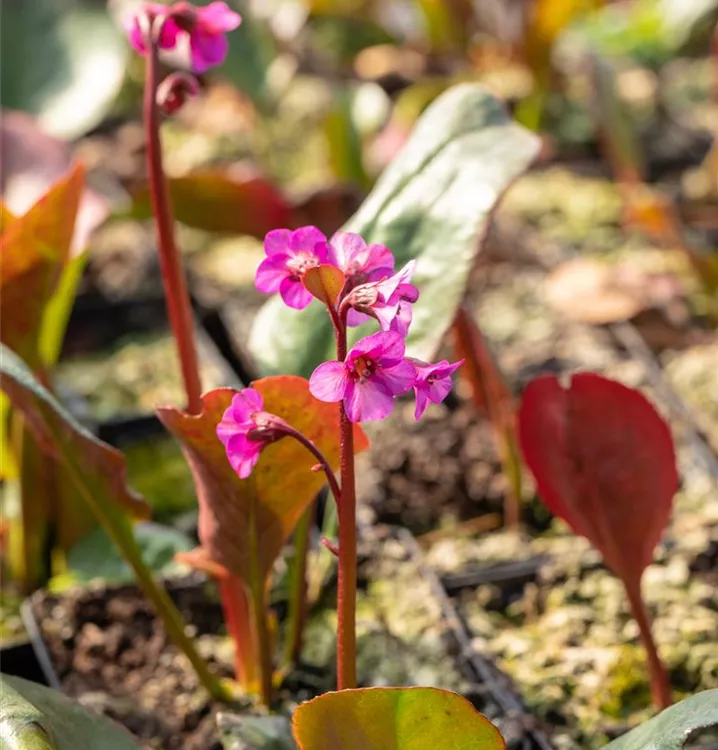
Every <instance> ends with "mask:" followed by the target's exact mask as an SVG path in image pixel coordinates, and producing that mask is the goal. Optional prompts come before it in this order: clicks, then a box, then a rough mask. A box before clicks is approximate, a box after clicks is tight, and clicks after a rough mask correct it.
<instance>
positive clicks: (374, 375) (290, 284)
mask: <svg viewBox="0 0 718 750" xmlns="http://www.w3.org/2000/svg"><path fill="white" fill-rule="evenodd" d="M264 248H265V253H266V256H267V257H266V258H265V259H264V260H263V261H262V263H261V264H260V266H259V268H258V269H257V274H256V285H257V288H258V289H259V290H260V291H263V292H267V293H277V292H278V293H279V294H280V295H281V297H282V299H283V300H284V302H285V303H286V304H287V305H288V306H289V307H292V308H295V309H303V308H305V307H307V306H308V305H310V304H312V299H313V298H316V299H317V300H319V301H320V302H321V303H323V304H324V305H325V307H326V310H327V315H328V316H329V318H330V320H331V322H332V326H333V328H334V336H335V344H336V359H334V360H330V361H327V362H324V363H322V364H320V365H319V366H318V367H317V368H316V369H315V370H314V372H313V373H312V376H311V377H310V378H309V391H310V392H311V394H312V395H313V396H314V397H315V398H316V399H318V400H319V401H323V402H325V403H329V404H337V408H336V411H335V418H334V419H335V422H336V424H337V425H338V429H339V464H340V468H341V476H340V483H339V482H337V480H336V479H334V477H333V475H332V473H331V471H330V470H328V468H327V467H328V465H329V462H328V461H327V460H326V459H324V458H321V457H318V459H319V463H318V466H320V467H321V468H322V469H323V470H324V471H325V473H326V475H327V478H328V481H329V484H330V487H331V489H332V492H333V494H334V498H335V500H336V502H337V506H338V516H339V542H338V545H333V544H332V545H331V548H332V549H333V550H335V551H336V554H337V556H338V558H339V575H338V603H337V615H338V625H337V628H338V634H337V682H338V686H339V689H340V690H341V689H345V688H353V687H355V686H356V633H355V610H356V575H357V560H356V491H355V474H354V431H353V428H352V424H353V423H360V422H367V421H375V420H383V419H386V418H387V417H388V416H389V415H390V414H391V412H392V411H393V409H394V403H395V401H396V399H397V398H398V397H400V396H403V395H405V394H407V393H410V392H411V391H412V390H413V391H414V394H415V397H416V412H415V413H416V417H417V419H418V418H419V417H420V416H421V415H422V414H423V413H424V411H425V410H426V408H427V406H428V404H429V403H430V402H433V403H440V402H441V401H443V400H444V399H445V398H446V396H447V395H448V394H449V392H450V390H451V376H452V374H453V373H454V372H455V370H456V369H457V368H458V367H459V366H460V364H461V362H455V363H453V364H451V363H449V362H447V361H442V362H438V363H427V362H422V361H419V360H416V359H413V358H410V357H408V356H407V353H406V343H405V336H406V334H407V333H408V330H409V324H410V321H411V304H412V303H413V302H415V301H416V300H417V299H418V298H419V290H418V289H417V288H416V287H415V286H413V285H412V283H411V278H412V274H413V271H414V265H415V264H414V262H410V263H408V264H407V265H406V266H404V268H402V269H401V270H400V271H398V272H395V271H394V268H395V261H394V257H393V255H392V253H391V251H390V250H389V248H387V247H386V246H384V245H380V244H375V245H367V243H365V242H364V240H363V239H362V238H361V237H360V236H359V235H357V234H352V233H349V232H338V233H337V234H335V235H334V236H333V237H332V238H331V239H327V238H326V237H325V236H324V235H323V234H322V233H321V232H320V231H319V230H318V229H317V228H316V227H301V228H299V229H296V230H294V231H291V230H288V229H278V230H275V231H272V232H270V233H269V234H268V235H267V237H266V239H265V243H264ZM372 318H373V319H374V320H375V321H376V322H377V324H378V326H379V328H380V330H378V331H377V332H376V333H372V334H370V335H368V336H365V337H364V338H362V339H360V340H359V341H358V342H357V343H356V344H355V345H354V346H353V347H351V349H349V347H348V344H347V328H348V327H349V326H350V325H355V324H358V323H360V322H363V321H364V320H368V319H372ZM265 406H266V405H265V404H264V403H263V402H262V400H261V399H260V398H259V397H258V394H257V393H255V392H254V391H251V390H250V391H249V392H247V391H244V392H242V393H240V394H238V395H237V396H235V397H234V401H233V403H232V407H231V408H230V409H228V410H227V411H226V412H225V413H224V415H223V418H222V420H221V422H220V423H219V425H218V427H217V435H218V437H219V439H220V440H221V442H222V443H223V445H224V446H225V449H226V453H227V459H228V461H229V463H230V465H231V466H232V467H233V469H234V470H235V471H236V473H237V475H238V476H239V477H240V478H242V479H246V478H247V477H249V476H250V474H251V473H252V472H253V471H254V470H255V466H256V467H257V469H259V470H261V467H262V464H261V458H260V455H261V454H262V452H263V451H264V449H265V448H266V447H267V446H268V445H270V444H271V443H272V442H274V440H276V439H277V438H278V437H284V436H286V435H291V436H292V437H295V438H297V439H298V440H300V441H301V440H303V436H301V434H300V433H299V432H298V430H297V429H296V428H295V426H293V425H287V424H286V423H284V422H283V421H282V420H281V419H280V417H279V415H276V414H272V413H271V412H269V411H267V410H266V408H265ZM315 455H316V454H315ZM339 484H340V485H341V487H340V486H339Z"/></svg>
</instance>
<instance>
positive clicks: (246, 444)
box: [227, 434, 264, 479]
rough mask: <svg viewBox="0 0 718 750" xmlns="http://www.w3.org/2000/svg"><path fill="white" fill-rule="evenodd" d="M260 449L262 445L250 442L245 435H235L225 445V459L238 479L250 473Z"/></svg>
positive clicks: (257, 458) (253, 441) (257, 459)
mask: <svg viewBox="0 0 718 750" xmlns="http://www.w3.org/2000/svg"><path fill="white" fill-rule="evenodd" d="M262 448H264V443H261V442H257V441H256V440H250V439H249V438H248V437H247V436H246V435H245V434H237V435H235V436H234V437H233V438H232V439H231V440H230V441H229V443H227V458H228V459H229V463H230V466H231V467H232V468H233V469H234V470H235V471H236V472H237V474H238V476H239V478H240V479H246V478H247V477H248V476H249V475H250V474H251V473H252V469H253V468H254V467H255V465H256V463H257V461H259V454H260V453H261V452H262Z"/></svg>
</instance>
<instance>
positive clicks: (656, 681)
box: [623, 578, 673, 709]
mask: <svg viewBox="0 0 718 750" xmlns="http://www.w3.org/2000/svg"><path fill="white" fill-rule="evenodd" d="M623 585H624V586H625V588H626V594H627V595H628V602H629V604H630V606H631V612H632V613H633V617H634V618H635V620H636V622H637V623H638V630H639V632H640V635H641V642H642V643H643V647H644V648H645V649H646V654H647V656H648V671H649V674H650V680H651V697H652V698H653V703H654V705H655V706H656V708H659V709H664V708H668V706H670V705H671V703H672V702H673V701H672V699H671V685H670V682H669V680H668V674H667V672H666V668H665V667H664V666H663V662H662V661H661V657H660V656H659V655H658V649H657V648H656V642H655V641H654V640H653V633H652V632H651V622H650V619H649V617H648V612H647V611H646V605H645V604H644V603H643V597H642V596H641V581H640V578H639V579H638V582H637V583H629V581H628V580H627V579H624V581H623Z"/></svg>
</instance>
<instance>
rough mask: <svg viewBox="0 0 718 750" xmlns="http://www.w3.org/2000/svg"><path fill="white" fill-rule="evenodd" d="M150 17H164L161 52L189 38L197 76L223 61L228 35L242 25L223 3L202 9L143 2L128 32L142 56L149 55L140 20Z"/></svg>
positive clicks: (186, 4)
mask: <svg viewBox="0 0 718 750" xmlns="http://www.w3.org/2000/svg"><path fill="white" fill-rule="evenodd" d="M148 14H150V15H152V16H154V17H164V18H165V21H164V24H163V26H162V31H161V32H160V39H159V46H160V48H161V49H173V48H174V47H176V46H177V43H178V42H179V40H180V38H181V37H182V35H185V36H188V37H189V49H190V56H191V61H192V70H193V71H194V72H195V73H204V72H205V71H206V70H208V69H209V68H212V67H214V66H215V65H220V64H221V63H222V62H224V59H225V57H227V50H228V49H229V42H228V41H227V37H226V34H227V32H228V31H233V30H234V29H236V28H237V27H238V26H239V25H240V23H242V17H241V16H240V15H239V13H235V12H234V11H233V10H231V9H230V8H229V7H228V5H227V3H224V2H214V3H210V4H209V5H206V6H204V7H201V8H196V7H195V6H193V5H191V4H190V3H186V2H179V3H175V4H174V5H171V6H167V5H160V4H159V3H144V4H143V5H142V6H141V8H140V11H139V12H138V13H135V14H134V16H133V17H132V19H131V20H130V23H129V25H128V29H127V32H128V37H129V40H130V44H131V45H132V47H133V48H134V49H135V50H136V51H137V52H139V53H140V54H141V55H145V54H147V48H146V45H145V39H144V34H143V32H142V23H141V17H142V16H143V15H148Z"/></svg>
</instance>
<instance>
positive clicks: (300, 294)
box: [279, 276, 313, 310]
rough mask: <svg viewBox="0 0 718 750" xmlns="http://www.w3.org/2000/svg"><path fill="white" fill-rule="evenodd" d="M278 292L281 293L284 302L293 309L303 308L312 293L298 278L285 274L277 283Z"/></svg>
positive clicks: (307, 303) (309, 300)
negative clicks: (278, 283)
mask: <svg viewBox="0 0 718 750" xmlns="http://www.w3.org/2000/svg"><path fill="white" fill-rule="evenodd" d="M279 293H280V294H281V295H282V299H283V300H284V304H285V305H287V306H288V307H293V308H294V309H295V310H303V309H304V308H305V307H307V305H309V303H310V302H311V301H312V299H313V298H312V295H311V294H309V292H308V291H307V290H306V289H305V288H304V285H303V284H302V282H301V281H299V280H298V279H292V278H290V277H289V276H287V277H286V278H285V279H283V280H282V283H281V284H280V285H279Z"/></svg>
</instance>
